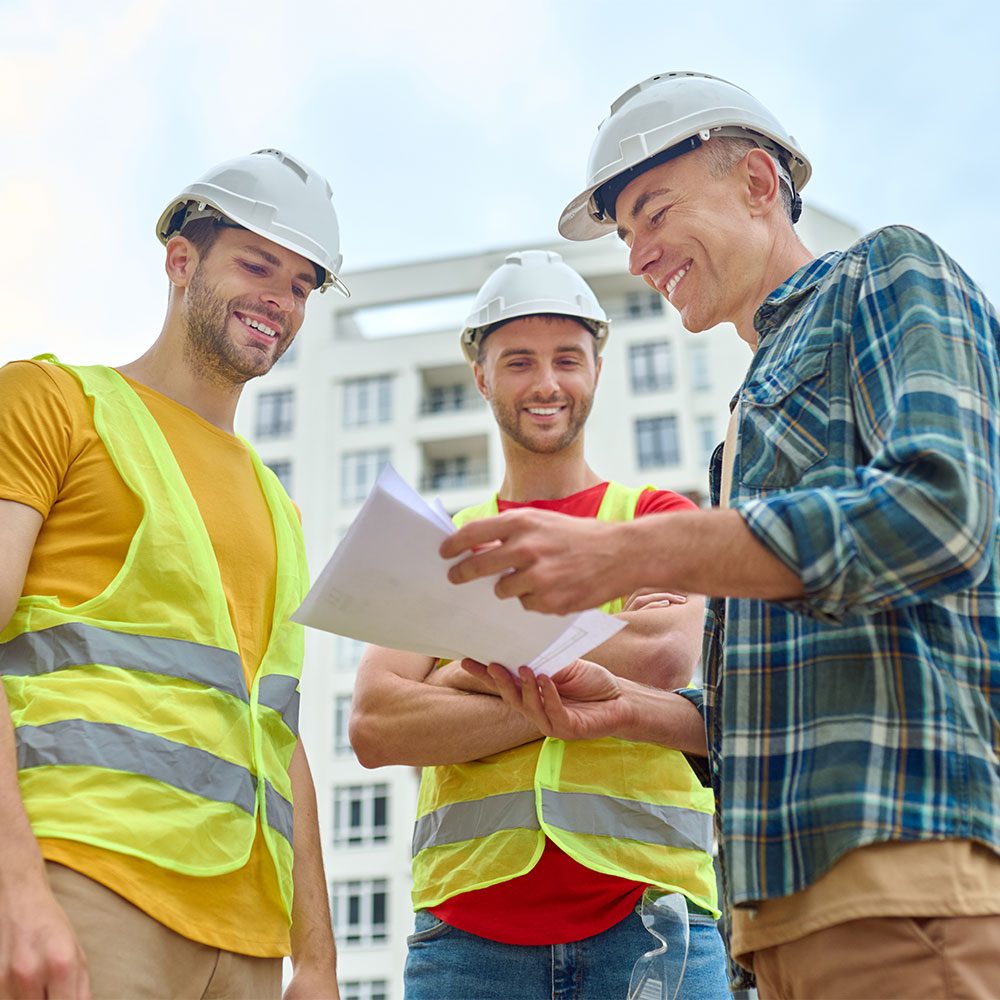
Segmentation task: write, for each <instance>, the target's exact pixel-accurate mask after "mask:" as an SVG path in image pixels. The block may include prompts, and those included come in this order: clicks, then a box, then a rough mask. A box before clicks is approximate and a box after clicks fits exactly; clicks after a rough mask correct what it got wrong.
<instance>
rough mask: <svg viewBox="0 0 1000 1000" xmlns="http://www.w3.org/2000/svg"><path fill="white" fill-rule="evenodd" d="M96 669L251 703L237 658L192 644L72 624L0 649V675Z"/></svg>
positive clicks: (29, 634)
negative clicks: (158, 677)
mask: <svg viewBox="0 0 1000 1000" xmlns="http://www.w3.org/2000/svg"><path fill="white" fill-rule="evenodd" d="M91 663H98V664H101V665H103V666H107V667H121V668H122V669H124V670H142V671H144V672H145V673H150V674H163V675H164V676H166V677H178V678H180V679H181V680H186V681H193V682H194V683H196V684H204V685H205V686H207V687H214V688H217V689H218V690H220V691H225V693H226V694H231V695H233V697H235V698H239V699H240V700H241V701H249V700H250V695H249V692H248V691H247V687H246V683H245V682H244V681H243V667H242V665H241V663H240V657H239V654H238V653H234V652H232V651H230V650H228V649H219V648H218V647H217V646H204V645H202V644H201V643H197V642H190V641H189V640H187V639H165V638H163V637H161V636H150V635H132V634H130V633H125V632H110V631H108V630H107V629H104V628H98V627H96V626H95V625H84V624H83V623H82V622H67V623H65V624H63V625H54V626H53V627H52V628H47V629H42V630H41V631H39V632H22V633H21V634H20V635H17V636H14V638H13V639H11V640H9V641H8V642H5V643H0V674H14V675H18V676H21V677H36V676H38V675H40V674H48V673H54V672H55V671H57V670H67V669H69V668H71V667H78V666H81V665H85V664H91ZM289 680H291V678H289Z"/></svg>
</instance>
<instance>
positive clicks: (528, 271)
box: [462, 250, 609, 364]
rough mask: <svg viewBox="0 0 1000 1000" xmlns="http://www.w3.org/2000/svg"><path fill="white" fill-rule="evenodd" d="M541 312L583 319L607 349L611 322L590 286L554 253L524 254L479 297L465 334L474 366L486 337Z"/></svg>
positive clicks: (515, 255)
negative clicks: (518, 319)
mask: <svg viewBox="0 0 1000 1000" xmlns="http://www.w3.org/2000/svg"><path fill="white" fill-rule="evenodd" d="M542 313H545V314H550V315H555V316H570V317H572V318H573V319H578V320H581V321H582V322H583V324H584V326H586V327H587V329H589V330H590V332H591V333H592V334H593V335H594V339H595V340H596V341H597V349H598V351H600V350H603V348H604V342H605V341H606V340H607V339H608V324H609V320H608V317H607V314H606V313H605V312H604V310H603V309H602V308H601V305H600V303H599V302H598V301H597V296H596V295H595V294H594V293H593V291H591V288H590V285H588V284H587V282H586V281H584V280H583V278H581V277H580V275H579V274H577V273H576V271H574V270H573V268H571V267H570V266H569V264H567V263H566V262H565V261H564V260H563V259H562V257H561V256H560V255H559V254H557V253H555V252H554V251H552V250H521V251H520V252H518V253H512V254H510V255H509V256H508V257H507V259H506V260H505V261H504V262H503V264H501V265H500V267H498V268H497V269H496V270H495V271H494V272H493V273H492V274H491V275H490V276H489V277H488V278H487V279H486V280H485V281H484V282H483V286H482V288H480V289H479V291H478V293H477V294H476V299H475V301H474V302H473V304H472V312H470V313H469V315H468V316H467V317H466V320H465V329H464V330H462V350H463V351H464V352H465V356H466V357H467V358H468V359H469V362H470V364H471V363H472V362H474V361H475V360H476V354H477V352H478V350H479V340H480V338H481V337H482V336H483V335H484V334H486V333H489V332H491V330H492V329H493V328H495V327H496V326H498V325H499V324H500V323H506V322H507V321H508V320H512V319H517V318H518V317H520V316H537V315H539V314H542Z"/></svg>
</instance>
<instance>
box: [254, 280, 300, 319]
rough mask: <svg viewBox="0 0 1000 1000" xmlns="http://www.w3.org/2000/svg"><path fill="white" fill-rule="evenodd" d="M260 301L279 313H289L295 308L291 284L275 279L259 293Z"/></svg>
mask: <svg viewBox="0 0 1000 1000" xmlns="http://www.w3.org/2000/svg"><path fill="white" fill-rule="evenodd" d="M260 297H261V300H262V301H263V302H266V303H268V304H269V305H273V306H274V308H275V309H279V310H281V312H291V311H292V310H293V309H294V308H295V291H294V287H293V285H292V283H291V282H290V281H286V280H284V279H283V278H281V277H275V279H274V280H273V281H271V282H270V283H269V284H268V285H267V287H266V288H264V290H263V291H262V292H261V295H260Z"/></svg>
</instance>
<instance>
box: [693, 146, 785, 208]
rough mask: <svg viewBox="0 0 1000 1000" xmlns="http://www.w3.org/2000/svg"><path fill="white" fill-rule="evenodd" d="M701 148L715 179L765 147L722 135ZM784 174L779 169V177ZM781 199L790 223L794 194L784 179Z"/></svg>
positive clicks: (780, 191)
mask: <svg viewBox="0 0 1000 1000" xmlns="http://www.w3.org/2000/svg"><path fill="white" fill-rule="evenodd" d="M701 148H702V149H703V150H705V155H706V156H707V158H708V169H709V172H710V173H711V174H712V176H713V177H725V176H726V174H728V173H729V171H730V170H732V169H733V167H735V166H736V164H737V163H739V162H740V160H742V159H743V157H744V156H746V155H747V153H749V152H750V150H751V149H763V147H762V146H761V145H760V144H759V143H756V142H754V141H753V139H741V138H739V137H738V136H731V135H720V136H713V137H712V138H711V139H709V141H708V142H705V143H702V146H701ZM763 151H764V152H765V153H767V155H768V156H770V157H771V158H772V159H773V158H774V157H773V155H772V154H771V153H770V152H769V151H768V150H766V149H764V150H763ZM783 173H787V171H784V170H782V169H781V166H780V165H779V167H778V174H779V176H780V175H782V174H783ZM778 190H779V197H780V199H781V207H782V208H783V209H784V212H785V215H786V216H787V217H788V221H789V222H791V221H793V220H792V192H791V191H790V190H789V187H788V184H787V183H785V181H784V178H782V180H781V184H780V186H779V189H778Z"/></svg>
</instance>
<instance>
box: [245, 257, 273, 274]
mask: <svg viewBox="0 0 1000 1000" xmlns="http://www.w3.org/2000/svg"><path fill="white" fill-rule="evenodd" d="M240 265H241V266H242V267H243V268H244V270H247V271H249V272H250V273H251V274H266V273H267V271H266V270H265V269H264V268H263V267H262V266H261V265H260V264H252V263H251V262H250V261H248V260H241V261H240Z"/></svg>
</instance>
